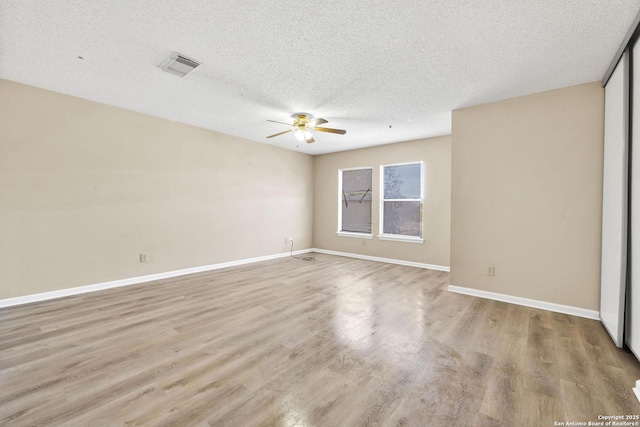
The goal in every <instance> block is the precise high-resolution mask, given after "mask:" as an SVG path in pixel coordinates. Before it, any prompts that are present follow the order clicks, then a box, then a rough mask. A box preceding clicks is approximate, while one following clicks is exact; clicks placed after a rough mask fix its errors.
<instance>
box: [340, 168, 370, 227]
mask: <svg viewBox="0 0 640 427" xmlns="http://www.w3.org/2000/svg"><path fill="white" fill-rule="evenodd" d="M363 169H370V170H371V193H372V196H373V166H362V167H355V168H344V169H338V231H336V235H338V236H340V237H357V238H361V239H373V215H372V216H371V233H356V232H354V231H342V172H348V171H357V170H363ZM371 201H372V205H371V209H373V197H372V200H371ZM371 213H372V214H373V212H371Z"/></svg>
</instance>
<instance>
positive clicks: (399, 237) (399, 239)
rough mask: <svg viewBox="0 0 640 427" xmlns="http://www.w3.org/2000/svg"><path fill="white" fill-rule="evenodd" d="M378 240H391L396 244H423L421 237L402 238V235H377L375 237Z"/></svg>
mask: <svg viewBox="0 0 640 427" xmlns="http://www.w3.org/2000/svg"><path fill="white" fill-rule="evenodd" d="M376 237H377V238H378V240H391V241H396V242H409V243H424V239H423V238H422V237H417V236H403V235H402V234H378V235H377V236H376Z"/></svg>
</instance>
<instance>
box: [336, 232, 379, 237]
mask: <svg viewBox="0 0 640 427" xmlns="http://www.w3.org/2000/svg"><path fill="white" fill-rule="evenodd" d="M336 235H338V236H340V237H358V238H360V239H373V234H367V233H350V232H348V231H338V232H337V233H336Z"/></svg>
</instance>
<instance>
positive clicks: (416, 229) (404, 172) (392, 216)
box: [379, 162, 423, 242]
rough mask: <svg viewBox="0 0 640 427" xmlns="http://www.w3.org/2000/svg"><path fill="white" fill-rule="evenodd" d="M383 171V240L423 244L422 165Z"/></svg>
mask: <svg viewBox="0 0 640 427" xmlns="http://www.w3.org/2000/svg"><path fill="white" fill-rule="evenodd" d="M381 169H382V170H381V175H382V204H381V206H380V228H381V230H382V234H381V235H380V236H379V238H380V239H383V240H384V239H385V238H386V239H391V240H407V241H415V242H422V193H423V192H422V162H419V163H407V164H399V165H386V166H382V168H381Z"/></svg>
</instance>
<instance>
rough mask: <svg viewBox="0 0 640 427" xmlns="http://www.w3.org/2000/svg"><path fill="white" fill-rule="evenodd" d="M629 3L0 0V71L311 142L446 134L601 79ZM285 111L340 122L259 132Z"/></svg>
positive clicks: (358, 143) (207, 122) (191, 119)
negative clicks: (183, 71)
mask: <svg viewBox="0 0 640 427" xmlns="http://www.w3.org/2000/svg"><path fill="white" fill-rule="evenodd" d="M639 9H640V4H639V3H638V0H615V1H613V0H612V1H603V0H564V1H553V0H544V1H531V0H475V1H474V0H459V1H445V0H442V1H439V0H428V1H388V0H385V1H379V0H372V1H368V2H349V1H344V0H341V1H333V0H323V1H317V0H313V1H306V2H299V1H295V2H294V1H290V0H271V1H269V2H265V1H258V0H236V1H219V0H213V1H212V0H191V1H187V2H185V1H176V0H161V1H159V0H153V1H151V0H142V1H130V0H126V1H125V0H110V1H107V0H104V1H98V0H50V1H35V0H25V1H8V0H0V78H4V79H8V80H13V81H16V82H21V83H26V84H29V85H33V86H37V87H41V88H45V89H49V90H53V91H57V92H62V93H66V94H70V95H74V96H78V97H81V98H86V99H90V100H94V101H98V102H102V103H106V104H110V105H114V106H118V107H122V108H126V109H130V110H134V111H139V112H142V113H146V114H150V115H154V116H159V117H164V118H168V119H171V120H175V121H179V122H183V123H189V124H192V125H196V126H200V127H204V128H208V129H213V130H216V131H220V132H224V133H227V134H231V135H236V136H239V137H243V138H247V139H250V140H254V141H259V142H264V143H270V144H274V145H278V146H281V147H284V148H289V149H294V150H298V151H302V152H305V153H309V154H320V153H327V152H332V151H340V150H345V149H353V148H360V147H365V146H371V145H378V144H386V143H393V142H400V141H407V140H412V139H418V138H425V137H431V136H438V135H444V134H449V133H450V132H451V110H454V109H457V108H461V107H466V106H471V105H477V104H481V103H486V102H491V101H496V100H499V99H505V98H511V97H514V96H519V95H525V94H530V93H536V92H541V91H545V90H550V89H556V88H560V87H565V86H570V85H574V84H580V83H586V82H591V81H595V80H600V79H601V78H602V77H603V75H604V73H605V71H606V69H607V67H608V66H609V63H610V61H611V60H612V58H613V56H614V54H615V52H616V50H617V48H618V47H619V46H620V44H621V43H622V40H623V38H624V36H625V34H626V32H627V31H628V30H629V28H630V26H631V25H632V23H633V20H634V18H635V16H636V14H637V13H638V11H639ZM174 51H176V52H180V53H181V54H184V55H186V56H189V57H191V58H194V59H196V60H198V61H200V62H202V66H200V67H198V68H197V69H196V70H195V71H194V72H192V73H191V74H189V75H187V76H186V77H184V78H179V77H176V76H174V75H171V74H168V73H165V72H163V71H161V70H160V69H158V68H157V66H158V65H159V64H160V63H161V62H162V61H163V60H164V59H165V58H167V57H168V56H169V55H170V54H171V53H172V52H174ZM79 57H82V58H83V59H79ZM2 101H3V102H7V100H2ZM299 112H306V113H309V114H311V115H312V116H313V117H323V118H325V119H327V120H329V123H328V124H327V125H325V126H327V127H336V128H341V129H346V130H347V134H346V135H344V136H341V135H334V134H326V133H325V134H321V133H316V135H315V139H316V142H315V143H313V144H304V143H298V142H297V140H296V139H295V138H294V137H293V136H292V135H291V134H286V135H283V136H280V137H277V138H274V139H266V138H265V137H266V136H267V135H270V134H273V133H276V132H280V131H282V130H285V129H286V127H284V126H283V125H279V124H276V123H269V122H267V119H271V120H278V121H284V122H289V121H291V115H292V114H294V113H299ZM297 146H299V148H297Z"/></svg>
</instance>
